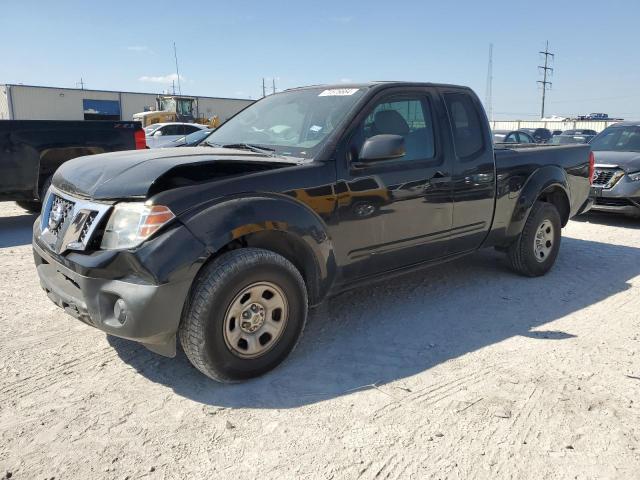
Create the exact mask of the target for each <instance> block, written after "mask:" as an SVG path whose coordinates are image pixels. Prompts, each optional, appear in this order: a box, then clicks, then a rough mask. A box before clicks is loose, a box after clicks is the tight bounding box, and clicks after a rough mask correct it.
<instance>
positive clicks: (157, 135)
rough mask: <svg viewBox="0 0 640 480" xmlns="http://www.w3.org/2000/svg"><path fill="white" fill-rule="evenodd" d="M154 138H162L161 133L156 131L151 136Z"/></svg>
mask: <svg viewBox="0 0 640 480" xmlns="http://www.w3.org/2000/svg"><path fill="white" fill-rule="evenodd" d="M153 136H154V137H161V136H162V131H160V130H158V131H157V132H156V133H154V134H153Z"/></svg>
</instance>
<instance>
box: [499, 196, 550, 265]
mask: <svg viewBox="0 0 640 480" xmlns="http://www.w3.org/2000/svg"><path fill="white" fill-rule="evenodd" d="M561 230H562V222H561V220H560V214H559V213H558V209H557V208H556V207H555V206H554V205H552V204H551V203H547V202H536V203H535V204H534V205H533V208H532V209H531V212H530V213H529V217H528V218H527V221H526V222H525V224H524V228H523V229H522V232H521V233H520V236H519V237H518V239H517V240H516V241H515V242H514V243H513V244H511V246H510V247H509V250H508V252H507V255H508V257H509V263H510V264H511V268H513V269H514V270H515V271H516V272H518V273H521V274H522V275H526V276H528V277H538V276H541V275H544V274H545V273H547V272H548V271H549V270H550V269H551V267H553V264H554V263H555V261H556V258H557V256H558V252H559V250H560V239H561Z"/></svg>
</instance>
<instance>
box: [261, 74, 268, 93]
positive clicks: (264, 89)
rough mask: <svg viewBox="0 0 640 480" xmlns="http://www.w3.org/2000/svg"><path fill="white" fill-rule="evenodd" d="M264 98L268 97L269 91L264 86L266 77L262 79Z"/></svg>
mask: <svg viewBox="0 0 640 480" xmlns="http://www.w3.org/2000/svg"><path fill="white" fill-rule="evenodd" d="M262 96H263V97H266V96H267V89H266V87H265V85H264V77H262Z"/></svg>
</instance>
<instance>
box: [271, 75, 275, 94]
mask: <svg viewBox="0 0 640 480" xmlns="http://www.w3.org/2000/svg"><path fill="white" fill-rule="evenodd" d="M271 83H272V84H273V93H276V79H275V78H272V79H271Z"/></svg>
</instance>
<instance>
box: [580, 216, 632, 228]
mask: <svg viewBox="0 0 640 480" xmlns="http://www.w3.org/2000/svg"><path fill="white" fill-rule="evenodd" d="M571 220H573V221H577V222H582V223H593V224H597V225H609V226H611V227H623V228H633V229H636V230H640V218H633V217H629V216H626V215H620V214H617V213H602V212H589V213H585V214H584V215H579V216H577V217H573V218H572V219H571Z"/></svg>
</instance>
